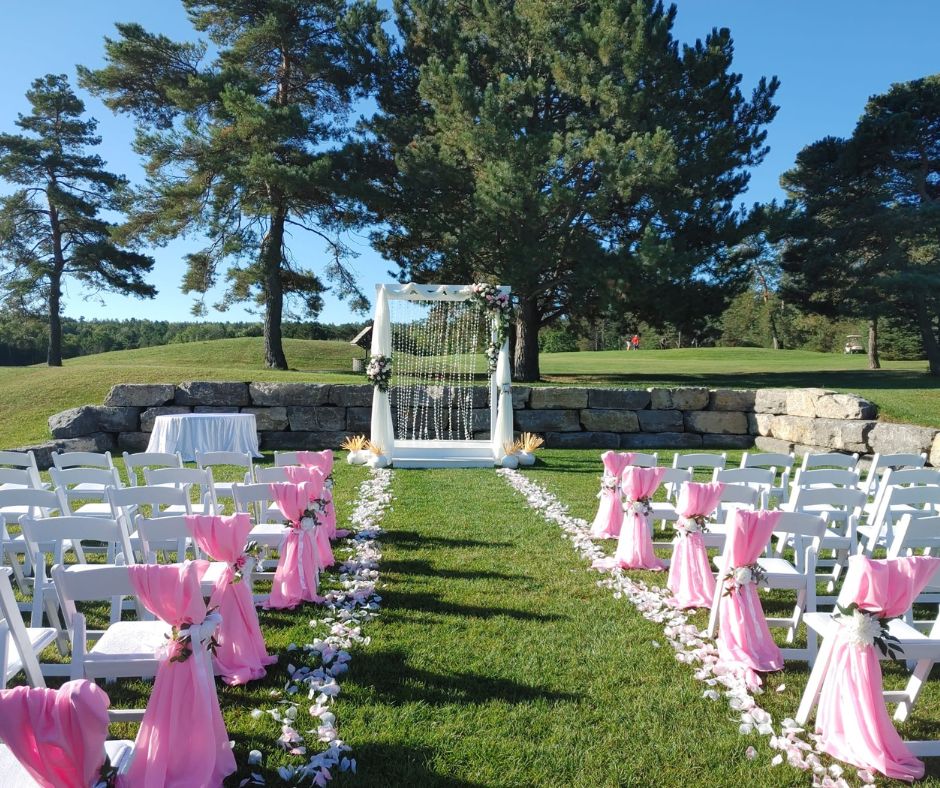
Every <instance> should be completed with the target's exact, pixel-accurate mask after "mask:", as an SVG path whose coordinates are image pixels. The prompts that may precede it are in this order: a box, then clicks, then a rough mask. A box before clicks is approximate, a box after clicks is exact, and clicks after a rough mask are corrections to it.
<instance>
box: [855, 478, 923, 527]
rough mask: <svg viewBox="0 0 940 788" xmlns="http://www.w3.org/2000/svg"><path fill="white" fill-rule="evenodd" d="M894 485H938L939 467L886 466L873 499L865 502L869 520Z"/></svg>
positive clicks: (876, 512)
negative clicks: (897, 468)
mask: <svg viewBox="0 0 940 788" xmlns="http://www.w3.org/2000/svg"><path fill="white" fill-rule="evenodd" d="M895 487H940V468H901V469H899V470H895V469H893V468H888V470H886V471H885V473H884V476H882V480H881V483H880V484H879V485H878V489H877V491H876V492H875V497H874V500H872V501H870V502H868V503H866V504H865V513H866V514H867V515H868V519H869V520H872V519H873V518H875V517H876V516H877V515H878V513H879V512H880V511H881V508H882V507H883V506H884V505H885V501H886V500H887V497H888V493H889V491H890V490H892V489H893V488H895Z"/></svg>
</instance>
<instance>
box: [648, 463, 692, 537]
mask: <svg viewBox="0 0 940 788" xmlns="http://www.w3.org/2000/svg"><path fill="white" fill-rule="evenodd" d="M690 481H692V471H691V470H690V469H687V468H666V469H665V472H664V473H663V478H662V484H663V486H664V487H665V488H666V500H665V501H651V502H650V508H651V509H652V510H653V514H652V517H651V518H650V519H651V520H652V521H653V522H656V521H657V520H658V521H659V522H660V523H661V527H663V528H665V526H666V523H667V522H670V523H674V522H676V520H678V519H679V515H677V514H676V497H677V496H678V491H679V489H680V488H681V487H682V485H683V484H684V483H685V482H690ZM662 546H665V544H663V545H662Z"/></svg>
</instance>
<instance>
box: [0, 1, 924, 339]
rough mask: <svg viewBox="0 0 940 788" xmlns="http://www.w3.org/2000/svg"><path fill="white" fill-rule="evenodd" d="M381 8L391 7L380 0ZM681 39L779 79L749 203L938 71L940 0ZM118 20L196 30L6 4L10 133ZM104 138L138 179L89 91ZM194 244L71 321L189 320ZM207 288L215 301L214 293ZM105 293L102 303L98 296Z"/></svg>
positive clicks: (781, 11)
mask: <svg viewBox="0 0 940 788" xmlns="http://www.w3.org/2000/svg"><path fill="white" fill-rule="evenodd" d="M380 3H381V4H382V5H388V4H389V3H386V2H384V0H380ZM678 8H679V11H678V18H677V20H676V27H675V31H674V32H675V35H676V37H677V38H678V39H679V40H680V41H684V42H692V41H694V40H695V39H696V38H699V37H703V36H704V35H706V34H707V32H708V31H709V30H711V28H713V27H729V28H730V29H731V33H732V36H733V38H734V41H735V61H734V67H735V70H736V71H738V72H740V73H741V74H742V75H743V78H744V79H743V87H744V89H745V90H746V91H749V90H750V89H751V87H753V85H754V84H755V83H756V81H757V80H758V79H759V78H760V77H761V76H768V77H769V76H772V75H776V76H777V77H779V78H780V80H781V83H782V84H781V87H780V90H779V91H778V93H777V103H778V104H779V105H780V107H781V108H780V111H779V113H778V115H777V118H776V120H775V121H774V123H773V124H771V126H770V128H769V134H768V144H769V145H770V148H771V151H770V154H769V155H768V156H767V158H766V160H765V161H764V162H763V164H761V166H760V167H758V168H757V169H756V170H755V171H754V172H753V173H752V179H751V185H750V189H749V191H748V193H747V194H746V195H745V196H744V198H743V201H745V202H747V203H751V202H755V201H764V200H769V199H772V198H774V197H779V196H780V195H781V192H780V188H779V185H778V180H779V177H780V174H781V173H782V172H783V171H784V170H786V169H788V168H789V167H790V166H791V165H792V164H793V160H794V157H795V156H796V153H797V152H798V151H799V150H800V149H801V148H802V147H803V146H805V145H807V144H808V143H810V142H812V141H814V140H816V139H819V138H820V137H823V136H825V135H828V134H835V135H846V134H849V133H850V132H851V130H852V128H853V126H854V125H855V122H856V120H857V119H858V117H859V115H860V114H861V112H862V110H863V107H864V105H865V101H866V100H867V98H868V97H869V96H870V95H873V94H876V93H881V92H883V91H885V90H886V89H887V88H888V87H889V86H890V85H891V84H892V83H894V82H903V81H906V80H909V79H914V78H916V77H921V76H925V75H927V74H931V73H936V72H938V71H940V48H938V47H937V43H936V41H937V34H938V33H940V2H938V1H937V0H904V2H900V3H885V2H881V0H825V1H824V2H820V0H679V2H678ZM116 21H136V22H139V23H141V24H142V25H143V26H144V27H145V28H146V29H148V30H150V31H152V32H161V33H165V34H167V35H168V36H171V37H173V38H185V37H188V36H190V35H191V34H192V31H191V28H190V27H189V25H188V23H187V20H186V17H185V14H184V13H183V11H182V6H181V4H180V3H178V2H176V1H175V0H156V1H155V2H141V0H85V1H84V2H76V1H75V0H39V2H28V3H22V2H18V3H7V4H6V8H5V11H4V15H3V24H2V26H0V74H3V79H2V80H0V108H2V109H0V129H3V130H4V131H7V130H9V131H13V130H14V126H13V122H14V120H15V118H16V114H17V113H18V112H25V111H27V102H26V99H25V97H24V94H25V92H26V90H27V89H28V87H29V84H30V82H31V81H32V80H33V79H35V78H36V77H38V76H41V75H43V74H46V73H66V74H68V75H69V77H70V79H73V80H74V76H75V65H76V64H77V63H82V64H85V65H88V66H92V67H95V66H98V65H100V64H101V63H102V54H103V46H102V41H103V38H104V36H105V35H110V34H112V33H113V31H114V23H115V22H116ZM83 98H84V99H85V102H86V106H87V108H88V110H89V112H90V114H91V115H92V116H94V117H95V118H97V120H98V121H99V124H100V125H99V132H100V133H101V135H102V136H103V138H104V144H103V145H102V147H101V151H100V152H101V154H102V156H103V157H104V158H105V159H106V161H107V162H108V165H109V167H110V168H111V169H112V170H114V171H117V172H122V173H124V174H125V175H127V176H128V177H129V178H131V180H135V179H137V178H139V176H140V172H141V169H140V164H139V162H138V160H137V158H136V156H135V155H134V153H133V152H132V151H131V149H130V142H131V140H132V138H133V131H132V127H131V123H130V122H129V121H128V120H127V119H126V118H123V117H115V116H114V115H112V114H111V112H110V111H108V110H107V109H106V108H105V107H104V106H103V105H102V104H101V103H100V102H98V101H97V100H96V99H94V98H92V97H89V96H83ZM347 242H348V244H349V245H350V246H351V247H352V248H353V249H354V250H355V251H356V252H358V253H359V257H358V258H357V260H356V261H355V262H354V268H355V270H356V271H357V272H358V275H359V278H360V282H361V283H362V285H363V286H364V287H365V289H366V290H367V292H371V290H372V285H373V283H375V282H377V281H385V280H386V279H387V275H386V272H387V271H388V270H389V268H390V267H391V264H390V263H388V262H387V261H384V260H382V259H381V257H380V256H379V255H378V254H376V253H375V252H373V251H372V250H371V249H370V247H369V244H368V240H367V238H366V237H364V236H363V235H353V236H351V237H349V238H347ZM197 243H198V242H195V241H189V242H187V241H185V240H181V241H177V242H174V243H172V244H170V245H168V246H166V247H164V248H161V249H156V250H152V253H153V254H154V255H155V257H156V258H157V264H156V267H155V269H154V274H153V277H152V278H153V281H154V283H155V284H156V285H157V287H158V289H159V290H160V293H159V295H158V296H157V298H156V299H154V300H152V301H139V300H136V299H132V298H124V297H120V296H113V295H105V296H103V299H100V300H90V301H89V300H85V298H84V297H83V296H84V294H83V293H81V291H79V290H77V289H76V288H75V286H74V285H72V286H71V287H70V288H69V290H68V292H67V296H66V305H65V313H66V314H67V315H69V316H72V317H79V316H81V315H84V316H85V317H89V318H91V317H114V318H126V317H148V318H152V319H164V320H186V319H190V318H189V307H190V304H191V298H190V297H189V296H186V295H183V294H182V293H181V292H180V291H179V282H180V278H181V275H182V270H183V264H182V262H181V256H182V254H184V253H185V252H186V251H187V250H188V249H191V248H195V247H196V245H197ZM296 249H297V255H296V256H297V258H298V259H300V260H303V261H304V262H305V263H306V264H308V265H310V266H311V267H314V268H318V267H321V265H320V261H323V260H325V252H324V250H323V249H322V248H320V247H319V246H318V245H317V244H315V243H309V242H303V243H300V244H298V245H297V247H296ZM218 295H219V294H218V293H216V294H214V296H213V295H212V294H210V296H209V299H208V301H209V303H212V301H213V300H215V299H217V298H218ZM101 300H103V304H102V303H101ZM208 319H209V320H220V319H223V320H224V319H230V320H240V319H253V318H252V317H251V315H249V314H248V313H247V312H246V311H245V310H244V309H243V308H240V307H238V308H234V309H231V310H229V311H228V312H226V313H219V312H215V311H214V310H210V313H209V316H208ZM321 319H322V320H324V321H326V322H345V321H348V320H350V319H352V316H351V315H350V312H349V310H348V308H347V307H346V305H345V304H343V303H342V302H339V301H338V300H336V299H334V298H331V297H327V299H326V308H325V309H324V311H323V314H322V316H321Z"/></svg>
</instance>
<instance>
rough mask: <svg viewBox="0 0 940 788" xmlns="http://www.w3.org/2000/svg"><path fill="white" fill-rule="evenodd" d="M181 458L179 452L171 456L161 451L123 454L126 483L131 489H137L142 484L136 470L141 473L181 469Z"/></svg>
mask: <svg viewBox="0 0 940 788" xmlns="http://www.w3.org/2000/svg"><path fill="white" fill-rule="evenodd" d="M182 467H183V458H182V457H181V456H180V453H179V452H176V453H175V454H171V453H169V452H162V451H142V452H138V453H136V454H128V453H127V452H124V468H125V470H126V471H127V482H128V484H130V486H131V487H137V486H138V485H141V484H143V483H145V482H143V480H142V478H141V477H138V475H137V471H138V469H139V470H140V471H141V472H142V471H143V470H144V469H145V468H182Z"/></svg>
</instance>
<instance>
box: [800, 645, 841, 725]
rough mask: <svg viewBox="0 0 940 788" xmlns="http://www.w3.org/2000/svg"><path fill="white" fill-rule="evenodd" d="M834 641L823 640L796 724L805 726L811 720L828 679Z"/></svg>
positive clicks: (807, 683) (804, 691) (801, 701)
mask: <svg viewBox="0 0 940 788" xmlns="http://www.w3.org/2000/svg"><path fill="white" fill-rule="evenodd" d="M832 649H833V639H832V638H826V639H825V640H823V644H822V647H821V648H820V649H819V653H818V654H817V656H816V664H814V665H813V669H812V670H811V671H810V674H809V681H808V682H806V689H805V690H803V697H802V698H801V699H800V707H799V708H798V709H797V712H796V718H795V719H796V724H797V725H800V726H803V725H806V722H807V720H809V715H810V714H812V712H813V709H814V708H815V706H816V703H817V701H818V700H819V693H820V691H821V690H822V684H823V680H824V679H825V678H826V672H827V671H828V670H829V660H830V659H831V658H832Z"/></svg>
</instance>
